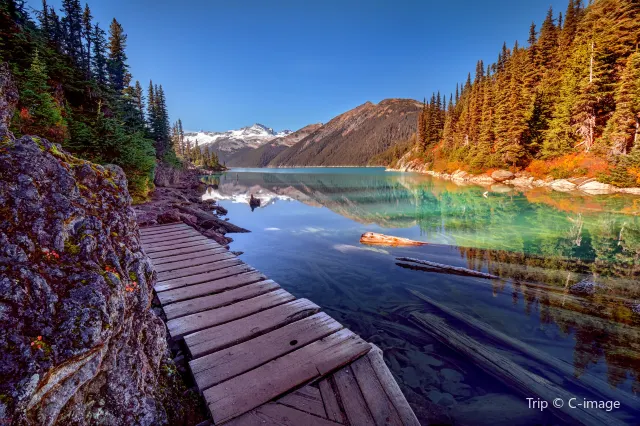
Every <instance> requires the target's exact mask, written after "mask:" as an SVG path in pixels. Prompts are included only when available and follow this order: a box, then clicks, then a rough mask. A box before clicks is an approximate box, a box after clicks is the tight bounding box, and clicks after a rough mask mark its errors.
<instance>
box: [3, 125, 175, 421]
mask: <svg viewBox="0 0 640 426" xmlns="http://www.w3.org/2000/svg"><path fill="white" fill-rule="evenodd" d="M3 136H5V135H3ZM155 280H156V274H155V272H154V270H153V268H152V264H151V262H150V260H149V259H148V258H147V257H146V255H145V254H144V252H143V251H142V250H141V248H140V241H139V233H138V225H137V224H136V220H135V215H134V214H133V210H132V209H131V197H130V196H129V192H128V191H127V181H126V178H125V175H124V173H123V172H122V170H121V169H120V168H119V167H116V166H105V167H103V166H99V165H96V164H92V163H90V162H87V161H83V160H80V159H78V158H75V157H73V156H71V155H70V154H68V153H66V152H64V151H63V150H62V149H61V148H60V146H59V145H54V144H52V143H50V142H48V141H47V140H45V139H41V138H38V137H35V136H32V137H30V136H25V137H22V138H20V139H18V140H12V139H11V138H2V139H0V353H1V354H2V356H1V357H0V377H2V380H0V394H1V395H2V397H1V398H0V413H1V414H0V418H2V419H3V420H6V419H10V421H9V423H11V424H16V425H18V424H19V425H53V424H61V423H65V424H74V425H75V424H77V425H86V424H105V425H116V424H122V425H125V424H126V425H158V424H166V423H167V422H168V417H167V411H165V409H164V408H163V405H162V403H161V402H160V401H161V398H162V397H161V394H160V392H161V391H160V389H161V388H162V386H160V385H159V383H163V382H162V371H163V368H161V366H162V365H165V364H163V363H164V361H163V360H164V359H166V358H165V356H166V355H167V353H168V349H167V343H166V338H165V326H164V324H163V323H162V321H161V320H160V319H159V318H158V317H157V316H156V315H155V314H154V313H153V312H152V311H151V309H150V305H151V301H152V298H153V285H154V283H155Z"/></svg>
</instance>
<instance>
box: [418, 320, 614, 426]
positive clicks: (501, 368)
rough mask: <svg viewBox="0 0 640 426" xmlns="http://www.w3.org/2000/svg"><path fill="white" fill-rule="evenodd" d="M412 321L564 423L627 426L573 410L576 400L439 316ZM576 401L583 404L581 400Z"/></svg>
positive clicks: (604, 415) (600, 415)
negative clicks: (571, 402)
mask: <svg viewBox="0 0 640 426" xmlns="http://www.w3.org/2000/svg"><path fill="white" fill-rule="evenodd" d="M411 319H413V320H414V321H415V323H416V324H418V325H419V326H420V327H421V328H422V329H423V330H424V331H426V332H427V333H429V334H431V335H433V336H434V337H436V338H437V339H438V340H440V341H441V342H443V343H444V344H445V345H447V346H449V347H450V348H452V349H453V350H455V351H457V352H459V353H461V354H463V355H465V356H467V357H469V358H470V359H471V360H472V361H473V362H474V363H475V364H476V365H477V366H478V367H479V368H481V369H482V370H484V371H485V372H487V373H488V374H490V375H492V376H493V377H495V378H497V379H498V380H500V381H501V382H503V383H504V384H505V385H507V386H509V387H510V388H511V389H513V390H514V391H516V392H517V393H519V394H520V395H522V396H523V397H525V398H532V399H533V400H534V401H536V400H542V401H546V402H547V403H548V404H549V405H548V408H549V409H550V410H552V412H553V413H554V414H555V415H556V416H557V417H558V418H559V419H560V420H562V421H564V422H567V423H569V424H582V425H608V426H613V425H623V424H624V423H623V422H621V421H619V420H618V419H616V418H615V417H613V416H611V415H609V414H607V413H606V412H605V411H602V410H600V409H589V408H584V407H582V406H579V405H577V404H574V407H575V408H571V407H569V404H568V402H569V400H570V399H571V398H575V396H574V395H573V394H571V393H569V392H567V391H566V390H564V389H562V388H560V387H558V386H556V385H554V384H553V383H551V382H549V381H548V380H547V379H545V378H543V377H540V376H538V375H537V374H534V373H532V372H530V371H527V370H525V369H524V368H522V367H520V366H519V365H518V364H516V363H514V362H513V361H511V360H510V359H508V358H506V357H505V356H504V355H501V354H499V353H497V352H495V351H493V350H491V349H489V348H487V347H486V346H483V345H481V344H480V343H478V342H477V341H475V340H474V339H472V338H470V337H469V336H467V335H465V334H462V333H460V332H458V331H456V330H453V329H451V328H450V327H449V326H447V325H446V324H445V322H444V321H443V320H442V319H440V318H438V317H436V316H435V315H430V314H423V313H418V312H414V313H412V314H411ZM558 398H559V399H561V400H562V402H563V405H562V407H556V406H555V405H554V404H553V403H552V401H553V402H556V401H558ZM574 401H578V402H582V401H581V400H579V399H577V400H574ZM558 405H560V404H558Z"/></svg>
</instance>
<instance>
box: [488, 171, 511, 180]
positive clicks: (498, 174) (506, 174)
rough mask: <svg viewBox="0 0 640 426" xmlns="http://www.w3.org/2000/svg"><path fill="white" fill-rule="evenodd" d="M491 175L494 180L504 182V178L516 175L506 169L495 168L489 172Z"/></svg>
mask: <svg viewBox="0 0 640 426" xmlns="http://www.w3.org/2000/svg"><path fill="white" fill-rule="evenodd" d="M491 177H492V178H493V180H495V181H496V182H504V181H505V180H510V179H513V178H514V177H516V175H515V174H513V173H511V172H510V171H508V170H496V171H495V172H493V173H491Z"/></svg>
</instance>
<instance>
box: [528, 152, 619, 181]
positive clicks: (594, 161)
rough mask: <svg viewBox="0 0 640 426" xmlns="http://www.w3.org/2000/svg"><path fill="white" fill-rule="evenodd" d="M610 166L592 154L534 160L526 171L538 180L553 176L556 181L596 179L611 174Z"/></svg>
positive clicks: (583, 153)
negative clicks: (580, 178)
mask: <svg viewBox="0 0 640 426" xmlns="http://www.w3.org/2000/svg"><path fill="white" fill-rule="evenodd" d="M609 168H610V166H609V164H608V163H607V161H606V160H605V159H603V158H598V157H596V156H594V155H592V154H590V153H585V152H581V153H577V154H574V153H572V154H566V155H563V156H562V157H558V158H554V159H553V160H547V161H544V160H533V161H532V162H531V163H530V164H529V166H528V167H527V168H526V171H527V172H529V173H531V175H532V176H534V177H535V178H538V179H544V178H545V177H547V176H551V177H553V178H555V179H566V178H570V177H579V176H585V177H589V178H595V177H597V176H598V175H599V174H601V173H608V172H609Z"/></svg>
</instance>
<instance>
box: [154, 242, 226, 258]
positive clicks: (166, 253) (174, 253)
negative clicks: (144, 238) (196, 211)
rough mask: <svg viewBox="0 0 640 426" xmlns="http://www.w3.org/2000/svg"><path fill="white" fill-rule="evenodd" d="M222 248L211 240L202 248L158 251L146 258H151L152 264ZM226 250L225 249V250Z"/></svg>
mask: <svg viewBox="0 0 640 426" xmlns="http://www.w3.org/2000/svg"><path fill="white" fill-rule="evenodd" d="M220 248H224V247H222V246H221V245H220V244H218V243H216V242H215V241H213V240H210V241H208V242H207V243H206V244H204V245H202V246H195V247H181V248H177V249H171V250H166V251H159V252H157V253H147V256H149V257H150V258H151V260H153V261H154V262H156V261H158V259H166V258H172V257H173V256H178V255H183V254H191V253H200V252H204V251H206V250H213V249H220ZM225 250H226V249H225Z"/></svg>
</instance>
